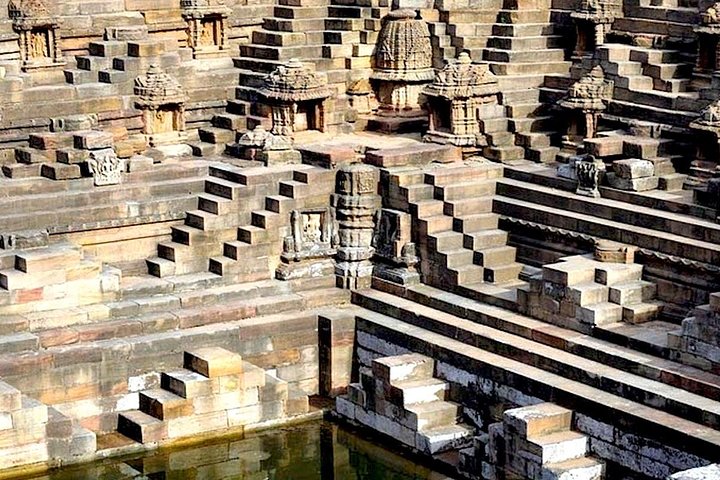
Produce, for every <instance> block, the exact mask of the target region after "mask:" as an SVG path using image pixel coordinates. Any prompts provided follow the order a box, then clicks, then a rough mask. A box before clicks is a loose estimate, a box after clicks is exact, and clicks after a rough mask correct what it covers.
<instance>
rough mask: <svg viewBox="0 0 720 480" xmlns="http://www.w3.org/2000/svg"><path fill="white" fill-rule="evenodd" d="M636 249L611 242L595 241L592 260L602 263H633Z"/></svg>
mask: <svg viewBox="0 0 720 480" xmlns="http://www.w3.org/2000/svg"><path fill="white" fill-rule="evenodd" d="M636 251H637V247H634V246H632V245H624V244H622V243H617V242H613V241H611V240H597V241H596V242H595V252H594V255H593V258H594V259H595V260H597V261H598V262H603V263H635V252H636Z"/></svg>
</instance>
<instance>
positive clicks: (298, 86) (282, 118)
mask: <svg viewBox="0 0 720 480" xmlns="http://www.w3.org/2000/svg"><path fill="white" fill-rule="evenodd" d="M260 93H261V94H262V96H263V97H264V98H265V99H266V101H267V103H268V104H269V105H270V108H271V110H272V133H274V134H275V135H283V136H288V137H292V136H293V134H294V133H295V132H299V131H305V130H318V131H320V132H324V131H326V129H327V123H326V115H329V114H330V112H326V109H329V108H330V104H331V101H332V99H331V97H332V91H331V90H330V89H329V88H328V87H327V85H326V84H325V82H324V81H323V80H322V79H321V78H320V77H319V76H318V75H316V74H315V72H313V70H312V69H310V68H309V67H308V66H306V65H304V64H303V63H302V62H300V61H299V60H297V59H292V60H290V61H288V62H287V63H285V64H283V65H281V66H279V67H278V68H277V69H275V70H274V71H273V72H272V73H270V74H269V75H268V76H267V77H265V85H264V87H263V88H262V90H261V91H260Z"/></svg>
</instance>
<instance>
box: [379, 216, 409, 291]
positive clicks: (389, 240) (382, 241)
mask: <svg viewBox="0 0 720 480" xmlns="http://www.w3.org/2000/svg"><path fill="white" fill-rule="evenodd" d="M372 246H373V248H375V259H376V260H377V261H378V264H376V265H375V268H374V271H373V275H374V276H375V277H378V278H381V279H383V280H386V281H390V282H393V283H398V284H401V285H411V284H416V283H419V282H420V275H419V274H418V272H417V271H416V265H417V264H418V262H419V259H418V257H417V253H416V249H415V244H414V243H413V242H412V217H411V215H410V214H409V213H405V212H401V211H398V210H391V209H388V208H383V209H382V210H379V211H378V212H377V218H376V220H375V235H374V237H373V242H372Z"/></svg>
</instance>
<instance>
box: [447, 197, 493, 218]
mask: <svg viewBox="0 0 720 480" xmlns="http://www.w3.org/2000/svg"><path fill="white" fill-rule="evenodd" d="M492 205H493V197H489V196H488V197H477V198H470V199H467V200H451V201H445V202H444V206H443V211H444V213H445V215H449V216H451V217H459V216H465V215H473V214H478V213H491V212H492Z"/></svg>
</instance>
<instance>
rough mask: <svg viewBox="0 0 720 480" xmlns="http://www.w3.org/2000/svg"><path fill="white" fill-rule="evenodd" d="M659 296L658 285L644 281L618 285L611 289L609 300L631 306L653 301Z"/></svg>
mask: <svg viewBox="0 0 720 480" xmlns="http://www.w3.org/2000/svg"><path fill="white" fill-rule="evenodd" d="M656 294H657V284H655V283H652V282H646V281H644V280H640V281H634V282H627V283H616V284H614V285H613V286H611V287H610V289H609V299H610V301H611V302H613V303H617V304H618V305H631V304H634V303H642V302H645V301H647V300H652V299H654V298H655V295H656Z"/></svg>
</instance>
